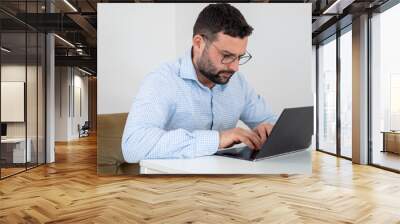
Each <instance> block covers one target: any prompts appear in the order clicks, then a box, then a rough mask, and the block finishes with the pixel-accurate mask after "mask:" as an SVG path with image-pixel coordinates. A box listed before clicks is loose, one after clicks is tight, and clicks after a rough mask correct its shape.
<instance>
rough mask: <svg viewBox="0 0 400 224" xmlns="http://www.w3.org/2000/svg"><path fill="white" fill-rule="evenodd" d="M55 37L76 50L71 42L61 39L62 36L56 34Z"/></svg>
mask: <svg viewBox="0 0 400 224" xmlns="http://www.w3.org/2000/svg"><path fill="white" fill-rule="evenodd" d="M54 36H55V37H57V38H58V39H60V40H61V41H62V42H64V43H66V44H67V45H69V46H70V47H73V48H75V45H73V44H72V43H71V42H69V41H68V40H66V39H64V38H62V37H60V36H59V35H57V34H54Z"/></svg>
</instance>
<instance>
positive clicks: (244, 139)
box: [239, 135, 256, 149]
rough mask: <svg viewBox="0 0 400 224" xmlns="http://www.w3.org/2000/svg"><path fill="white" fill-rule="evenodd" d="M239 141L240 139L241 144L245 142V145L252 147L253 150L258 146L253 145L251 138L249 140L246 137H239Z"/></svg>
mask: <svg viewBox="0 0 400 224" xmlns="http://www.w3.org/2000/svg"><path fill="white" fill-rule="evenodd" d="M239 139H240V141H241V142H243V143H244V144H246V145H247V146H248V147H250V148H251V149H255V148H256V146H255V145H254V143H253V142H252V141H251V140H250V139H249V138H247V137H246V136H244V135H240V136H239Z"/></svg>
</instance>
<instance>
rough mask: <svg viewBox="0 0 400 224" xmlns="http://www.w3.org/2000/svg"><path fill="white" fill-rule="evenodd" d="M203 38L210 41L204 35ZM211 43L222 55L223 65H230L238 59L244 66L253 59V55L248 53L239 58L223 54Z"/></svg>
mask: <svg viewBox="0 0 400 224" xmlns="http://www.w3.org/2000/svg"><path fill="white" fill-rule="evenodd" d="M201 36H202V37H203V38H204V39H205V40H207V41H209V39H208V37H207V36H206V35H204V34H202V35H201ZM209 43H211V45H213V46H214V47H215V49H217V50H218V52H219V53H220V55H222V59H221V64H230V63H232V62H234V61H236V59H238V61H239V65H244V64H246V63H247V62H249V61H250V59H251V58H252V57H253V56H251V54H250V53H249V52H248V51H246V54H244V55H239V56H235V55H233V54H227V53H223V52H222V50H221V49H220V48H219V47H217V46H216V45H215V44H214V43H212V42H209Z"/></svg>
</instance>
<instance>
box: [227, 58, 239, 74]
mask: <svg viewBox="0 0 400 224" xmlns="http://www.w3.org/2000/svg"><path fill="white" fill-rule="evenodd" d="M228 68H229V70H232V71H235V72H237V71H238V70H239V60H235V61H233V62H232V63H230V64H229V66H228Z"/></svg>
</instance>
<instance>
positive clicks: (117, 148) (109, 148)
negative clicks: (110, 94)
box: [97, 113, 139, 175]
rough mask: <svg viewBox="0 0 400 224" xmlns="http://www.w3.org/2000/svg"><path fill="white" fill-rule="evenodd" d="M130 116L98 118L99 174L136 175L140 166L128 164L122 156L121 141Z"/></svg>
mask: <svg viewBox="0 0 400 224" xmlns="http://www.w3.org/2000/svg"><path fill="white" fill-rule="evenodd" d="M127 116H128V114H127V113H119V114H102V115H98V117H97V174H98V175H136V174H139V165H138V164H128V163H126V162H125V160H124V157H123V156H122V149H121V139H122V133H123V131H124V127H125V122H126V118H127Z"/></svg>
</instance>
